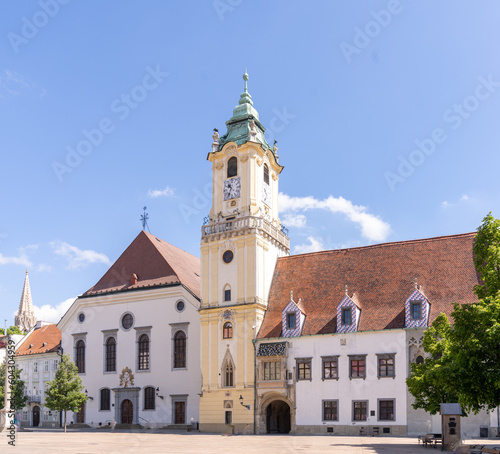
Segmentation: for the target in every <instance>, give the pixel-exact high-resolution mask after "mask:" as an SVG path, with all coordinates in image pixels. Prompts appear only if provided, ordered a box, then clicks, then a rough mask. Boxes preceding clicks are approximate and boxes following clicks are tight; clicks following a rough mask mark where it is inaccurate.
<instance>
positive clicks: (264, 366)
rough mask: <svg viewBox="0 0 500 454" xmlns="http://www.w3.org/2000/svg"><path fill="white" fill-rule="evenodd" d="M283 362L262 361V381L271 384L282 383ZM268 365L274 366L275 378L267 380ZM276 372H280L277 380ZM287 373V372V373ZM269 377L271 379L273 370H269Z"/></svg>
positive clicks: (278, 360)
mask: <svg viewBox="0 0 500 454" xmlns="http://www.w3.org/2000/svg"><path fill="white" fill-rule="evenodd" d="M281 363H282V362H281V360H280V359H267V360H265V361H262V380H263V381H266V382H269V381H281V380H283V378H282V377H283V373H282V370H281V369H282V367H281V365H282V364H281ZM266 364H269V365H270V364H274V378H266ZM269 369H271V367H270V366H269ZM276 371H278V374H279V377H278V378H276V375H277V374H276ZM285 373H286V372H285ZM269 377H271V370H269Z"/></svg>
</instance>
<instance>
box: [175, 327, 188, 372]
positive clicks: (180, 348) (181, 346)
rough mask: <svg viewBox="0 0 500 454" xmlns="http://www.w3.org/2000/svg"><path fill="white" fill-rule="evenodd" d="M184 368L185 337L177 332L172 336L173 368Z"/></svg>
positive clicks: (180, 332)
mask: <svg viewBox="0 0 500 454" xmlns="http://www.w3.org/2000/svg"><path fill="white" fill-rule="evenodd" d="M181 367H186V335H185V334H184V331H177V332H176V333H175V336H174V368H175V369H177V368H181Z"/></svg>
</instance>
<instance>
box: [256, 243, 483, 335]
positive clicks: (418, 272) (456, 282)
mask: <svg viewBox="0 0 500 454" xmlns="http://www.w3.org/2000/svg"><path fill="white" fill-rule="evenodd" d="M474 237H475V233H466V234H461V235H452V236H444V237H437V238H428V239H422V240H413V241H401V242H395V243H384V244H378V245H374V246H366V247H358V248H352V249H339V250H333V251H323V252H315V253H310V254H301V255H295V256H289V257H281V258H279V259H278V261H277V263H276V268H275V271H274V276H273V281H272V285H271V290H270V293H269V308H268V310H267V312H266V314H265V316H264V320H263V323H262V326H261V328H260V330H259V334H258V336H257V337H258V338H269V337H279V336H280V333H281V313H282V310H283V308H284V307H285V306H286V305H287V304H288V302H289V296H290V291H291V290H293V295H294V297H296V298H302V306H303V308H304V310H305V312H306V313H307V317H306V320H305V324H304V327H303V329H302V335H308V334H326V333H334V332H335V330H336V308H337V305H338V304H339V303H340V301H342V298H343V297H344V295H345V285H348V289H349V293H350V294H352V293H354V292H355V293H356V296H357V298H358V301H359V307H360V309H361V315H360V321H359V326H358V331H370V330H382V329H391V328H404V321H405V317H404V303H405V300H406V299H407V298H408V297H409V296H410V294H411V293H412V291H413V290H414V279H415V278H417V282H418V285H421V286H422V290H423V292H425V295H426V296H427V298H428V300H429V303H430V307H431V308H430V316H429V323H431V322H432V321H433V320H434V319H435V318H436V317H437V316H438V315H439V314H440V313H441V312H444V313H445V314H447V315H448V316H450V314H451V312H452V309H453V308H452V305H451V303H460V304H462V303H472V302H475V301H477V297H476V295H475V294H474V292H473V291H472V289H473V287H474V285H476V284H478V282H479V281H478V277H477V275H476V270H475V268H474V262H473V252H472V246H473V243H474Z"/></svg>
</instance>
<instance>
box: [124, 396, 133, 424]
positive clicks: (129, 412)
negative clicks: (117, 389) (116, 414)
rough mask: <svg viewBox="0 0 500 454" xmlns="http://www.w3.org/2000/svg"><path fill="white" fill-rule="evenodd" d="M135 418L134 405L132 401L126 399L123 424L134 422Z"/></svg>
mask: <svg viewBox="0 0 500 454" xmlns="http://www.w3.org/2000/svg"><path fill="white" fill-rule="evenodd" d="M133 420H134V406H133V404H132V402H131V401H130V400H128V399H125V400H124V401H123V402H122V424H132V421H133Z"/></svg>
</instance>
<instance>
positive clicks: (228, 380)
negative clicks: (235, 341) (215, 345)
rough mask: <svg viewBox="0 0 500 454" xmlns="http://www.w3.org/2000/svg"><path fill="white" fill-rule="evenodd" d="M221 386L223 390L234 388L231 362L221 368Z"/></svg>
mask: <svg viewBox="0 0 500 454" xmlns="http://www.w3.org/2000/svg"><path fill="white" fill-rule="evenodd" d="M223 374H224V375H223V378H224V383H223V386H224V387H225V388H231V387H233V386H234V366H233V362H232V361H231V360H228V361H227V362H226V364H225V365H224V368H223Z"/></svg>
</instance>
